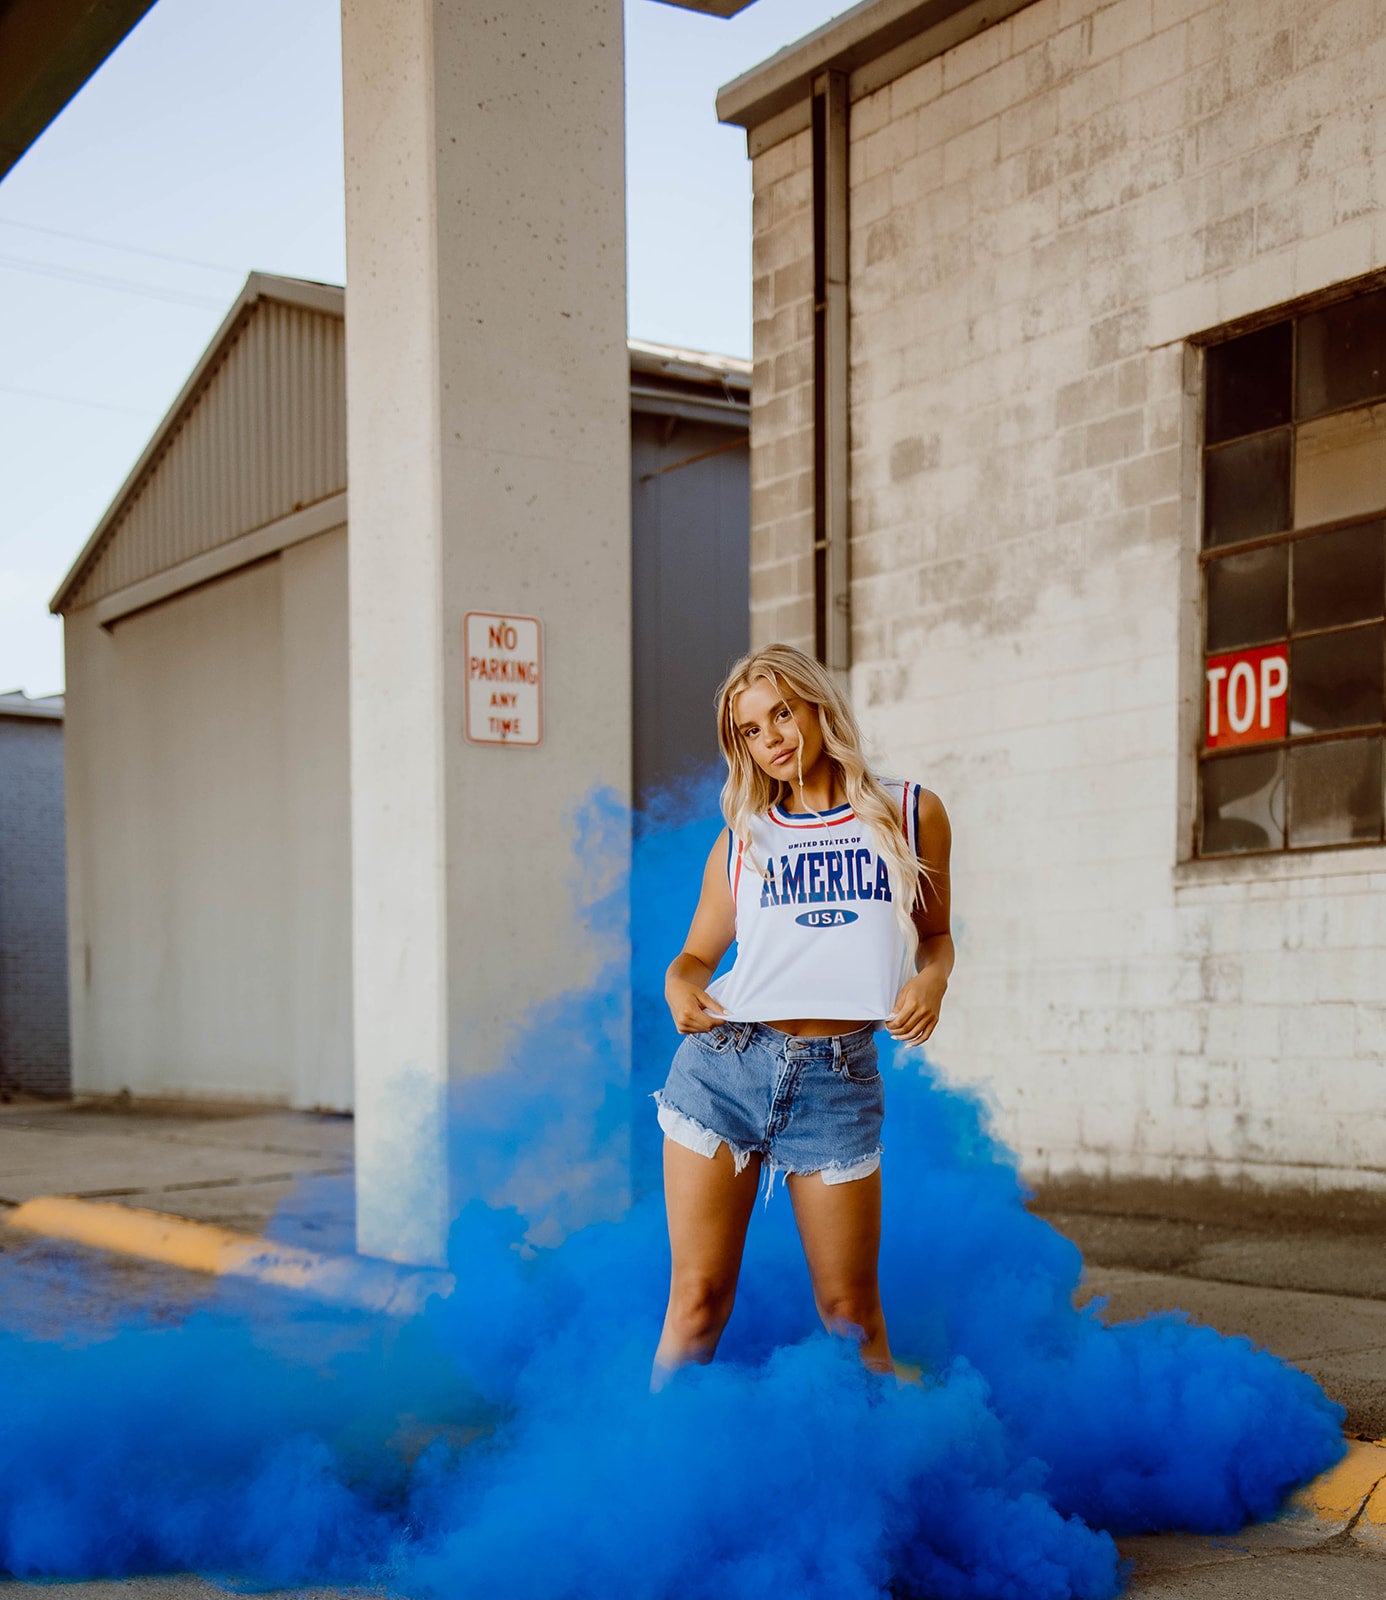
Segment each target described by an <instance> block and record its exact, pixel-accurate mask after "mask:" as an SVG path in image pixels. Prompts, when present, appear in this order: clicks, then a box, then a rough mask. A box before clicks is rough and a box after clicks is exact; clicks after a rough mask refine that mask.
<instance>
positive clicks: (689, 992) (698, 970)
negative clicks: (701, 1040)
mask: <svg viewBox="0 0 1386 1600" xmlns="http://www.w3.org/2000/svg"><path fill="white" fill-rule="evenodd" d="M727 836H728V830H727V829H726V828H723V829H722V831H721V833H719V834H718V835H717V842H716V844H714V845H713V847H712V849H711V851H710V852H709V854H708V858H707V865H706V866H705V867H704V868H703V888H702V893H701V894H700V895H699V896H698V909H697V910H696V911H695V912H694V913H693V923H692V926H691V927H690V928H689V930H688V937H687V938H686V939H685V940H684V942H683V949H682V950H681V951H680V952H679V953H678V955H676V956H675V957H674V959H673V961H671V962H670V964H669V971H668V973H667V974H666V975H665V979H664V998H665V999H666V1000H667V1001H668V1002H669V1011H670V1013H671V1014H672V1016H673V1018H674V1026H675V1027H676V1028H677V1029H678V1030H679V1032H680V1033H706V1032H708V1030H709V1029H710V1028H713V1027H715V1026H716V1025H717V1022H718V1020H719V1019H720V1018H721V1017H722V1016H723V1015H725V1013H724V1012H723V1010H722V1008H721V1006H719V1005H718V1004H717V1002H716V1001H715V1000H714V999H712V997H711V996H710V995H709V994H708V993H707V985H708V983H709V981H710V980H711V978H712V974H713V973H714V972H716V970H717V963H718V962H719V961H720V960H721V959H722V957H723V956H724V955H726V953H727V951H728V950H729V949H730V948H731V943H732V940H733V939H735V938H736V906H735V903H734V902H733V900H732V892H731V885H730V884H729V883H728V882H727Z"/></svg>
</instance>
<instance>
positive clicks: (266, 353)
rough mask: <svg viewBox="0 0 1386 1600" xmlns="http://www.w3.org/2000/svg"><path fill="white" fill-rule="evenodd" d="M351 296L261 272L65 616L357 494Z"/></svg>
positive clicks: (88, 555)
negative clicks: (350, 438)
mask: <svg viewBox="0 0 1386 1600" xmlns="http://www.w3.org/2000/svg"><path fill="white" fill-rule="evenodd" d="M343 298H344V297H343V291H342V290H341V289H339V288H336V287H334V286H332V285H330V284H314V283H307V282H304V281H302V280H300V279H295V278H275V277H270V276H268V275H266V274H264V273H252V274H251V275H250V277H249V278H248V279H247V281H246V285H245V288H244V289H243V290H242V292H241V294H240V296H239V298H238V299H237V301H236V304H235V305H234V306H233V307H232V308H231V312H230V314H229V315H228V316H227V318H226V320H225V321H224V322H223V323H222V325H221V328H220V330H219V331H218V333H217V336H216V338H215V339H213V341H212V343H211V344H210V346H209V347H208V349H207V352H206V354H205V355H204V356H203V358H202V360H201V361H200V362H199V363H198V365H197V367H196V369H195V370H194V372H193V374H192V376H191V377H190V378H189V379H188V382H187V383H186V384H185V385H184V387H183V391H182V393H181V394H180V395H179V396H178V398H177V400H175V401H174V403H173V406H172V408H171V409H170V411H169V413H168V415H167V416H166V417H165V418H164V420H163V422H162V423H161V424H160V426H159V428H158V431H157V432H156V433H155V435H154V437H153V439H152V440H151V441H150V443H149V446H148V448H147V449H146V450H145V452H144V454H143V455H142V456H141V457H140V459H139V461H138V462H137V463H136V465H135V468H134V471H133V472H131V474H130V476H129V478H127V479H126V482H125V484H124V486H123V488H122V489H121V491H120V493H119V494H118V495H117V496H116V498H115V500H114V501H113V502H112V504H111V507H110V509H109V510H108V511H107V513H106V515H105V516H104V517H103V518H102V519H101V522H100V523H99V524H98V526H97V528H96V531H95V532H94V533H93V534H92V536H91V538H90V539H89V540H88V541H87V544H86V547H85V549H83V551H82V553H81V555H80V556H79V557H78V558H77V561H76V562H75V563H74V565H73V567H72V570H71V572H70V573H69V574H68V576H67V577H66V578H65V579H64V580H63V584H62V586H61V588H60V589H59V590H58V592H57V594H56V595H55V596H54V597H53V601H52V604H51V609H52V610H54V611H66V610H69V609H71V608H72V607H74V606H80V605H87V604H90V603H91V602H92V601H94V600H99V599H101V598H102V597H103V596H105V595H108V594H111V593H113V592H115V591H116V590H118V589H123V588H125V587H127V586H128V585H129V584H132V583H137V582H139V581H140V580H141V579H143V578H148V577H150V576H152V575H153V574H154V573H157V572H162V571H164V570H166V569H167V568H169V567H173V566H176V565H177V564H178V563H179V562H182V561H187V560H189V559H190V558H191V557H193V556H197V555H201V554H202V553H203V552H205V551H207V550H211V549H215V548H216V547H217V546H218V545H221V544H225V543H226V542H227V541H228V540H230V539H234V538H237V537H238V536H239V535H241V534H244V533H248V532H251V531H252V530H253V529H256V528H261V527H264V526H265V525H266V524H267V523H270V522H274V521H276V520H277V519H278V518H280V517H284V516H287V515H289V513H290V512H293V511H296V510H298V509H299V508H300V507H302V506H306V505H312V504H313V503H314V502H316V501H318V500H322V499H324V498H326V497H327V496H329V495H333V494H339V493H340V492H341V491H342V490H343V489H344V488H345V487H346V341H345V324H344V322H343V318H342V305H343Z"/></svg>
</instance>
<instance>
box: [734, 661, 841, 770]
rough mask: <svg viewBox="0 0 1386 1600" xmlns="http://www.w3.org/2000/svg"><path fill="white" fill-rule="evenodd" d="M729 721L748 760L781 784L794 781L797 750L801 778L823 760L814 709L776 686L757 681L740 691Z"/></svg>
mask: <svg viewBox="0 0 1386 1600" xmlns="http://www.w3.org/2000/svg"><path fill="white" fill-rule="evenodd" d="M732 721H733V723H734V725H735V727H736V729H737V731H738V732H739V733H740V735H741V737H742V739H744V740H745V743H746V749H747V750H748V752H749V753H750V757H751V760H752V761H754V762H755V764H756V765H757V766H758V767H759V768H760V769H761V771H762V772H768V773H769V774H770V776H771V777H772V778H778V779H780V780H781V781H782V782H784V783H793V782H795V781H796V779H797V778H798V775H799V772H800V757H799V755H798V754H797V752H798V751H799V750H800V748H801V747H802V751H803V755H802V770H803V773H804V776H805V777H807V776H808V775H809V773H810V772H811V771H812V770H813V768H814V766H815V765H816V764H817V763H818V762H819V761H820V760H821V759H822V757H823V731H822V728H821V727H820V725H819V721H818V707H817V706H815V705H811V704H810V703H809V702H808V701H807V700H801V699H800V698H799V697H798V695H796V694H795V693H794V692H793V691H792V690H790V689H783V688H781V687H780V686H779V685H778V684H773V683H768V682H766V681H765V680H764V679H757V680H756V682H754V683H753V684H751V685H750V687H749V688H746V689H743V690H742V691H741V693H740V694H739V695H737V697H736V699H735V701H734V702H733V704H732Z"/></svg>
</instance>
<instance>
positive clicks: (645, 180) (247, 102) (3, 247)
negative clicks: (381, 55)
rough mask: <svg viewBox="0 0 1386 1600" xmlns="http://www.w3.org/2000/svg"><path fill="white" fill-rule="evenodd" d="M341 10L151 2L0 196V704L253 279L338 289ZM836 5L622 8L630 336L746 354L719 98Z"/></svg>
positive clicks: (735, 222)
mask: <svg viewBox="0 0 1386 1600" xmlns="http://www.w3.org/2000/svg"><path fill="white" fill-rule="evenodd" d="M338 3H339V0H235V3H234V4H230V3H220V4H209V3H208V0H159V3H158V4H157V5H156V6H155V7H154V9H153V10H152V11H151V12H150V13H149V14H148V16H146V18H145V19H144V21H143V22H141V23H140V25H139V26H138V27H137V28H136V29H135V30H134V32H133V33H132V34H131V35H130V36H129V38H128V39H127V40H126V41H125V43H124V44H123V45H122V46H121V47H120V49H119V50H118V51H117V52H116V53H115V55H114V56H112V58H111V59H110V60H109V61H108V62H107V63H106V65H105V66H104V67H103V68H102V69H101V71H100V72H99V73H98V74H97V75H96V77H95V78H93V79H92V81H91V82H90V83H89V84H88V85H87V86H86V88H84V89H83V90H82V92H81V94H80V95H78V97H77V99H76V100H74V101H73V103H72V104H71V105H70V106H69V107H68V108H67V110H66V111H64V112H63V114H62V116H60V117H59V118H58V120H57V121H56V122H55V123H54V124H53V125H52V126H51V127H50V128H49V129H48V130H47V131H46V132H45V133H44V134H43V136H42V138H41V139H40V140H39V141H38V143H37V144H36V145H35V146H34V147H33V149H31V150H30V151H29V153H28V154H27V155H26V156H25V157H24V159H23V160H22V161H21V162H20V163H19V165H18V166H17V167H15V168H14V170H13V171H12V172H11V173H10V174H9V175H8V176H7V177H6V178H4V179H3V180H2V181H0V290H3V292H0V692H3V691H6V690H10V689H17V688H22V689H25V690H27V691H28V692H29V693H30V694H51V693H54V692H56V691H58V690H60V689H61V688H62V685H63V668H62V627H61V624H60V623H59V622H58V620H57V619H56V618H53V617H50V616H49V615H48V601H49V599H50V598H51V596H52V594H53V592H54V591H55V590H56V589H57V587H58V584H59V583H60V581H61V580H62V577H63V575H64V574H65V573H66V571H67V569H68V567H69V566H70V565H71V563H72V561H73V560H74V558H75V557H76V555H77V553H78V551H79V550H80V549H81V548H82V546H83V544H84V543H85V542H86V540H87V537H88V535H89V534H90V533H91V530H92V529H93V528H94V527H95V525H96V524H97V522H98V521H99V520H100V518H101V514H102V513H103V512H104V510H105V509H106V507H107V505H108V504H109V503H110V501H111V500H112V499H113V498H114V496H115V493H116V491H117V490H118V489H119V487H120V485H121V484H122V483H123V482H124V480H125V477H126V474H127V473H128V472H129V470H130V468H131V467H132V466H133V465H134V463H135V460H136V458H137V457H138V456H139V454H140V452H141V451H142V450H143V448H144V445H145V444H146V442H147V441H148V439H149V436H150V435H151V434H152V433H153V431H154V429H155V428H156V427H157V425H158V423H159V420H160V418H161V417H162V416H163V414H164V412H165V411H166V410H167V408H168V406H169V405H170V404H171V403H172V401H173V399H174V397H175V395H176V394H177V393H178V390H179V389H180V388H181V387H182V385H183V382H184V380H185V379H186V377H187V376H188V373H189V372H190V371H191V370H192V368H193V366H194V365H195V364H196V362H197V359H198V357H199V356H200V355H201V353H202V351H203V349H204V348H205V347H206V345H207V343H208V341H209V340H210V339H211V337H212V334H213V333H214V332H215V331H216V328H217V326H218V324H219V323H220V322H221V319H222V317H223V316H224V315H225V313H226V311H227V309H228V308H229V307H230V305H231V303H232V301H233V300H234V299H235V297H236V295H237V293H238V292H239V289H240V286H241V283H242V282H243V280H244V278H245V276H246V274H247V273H248V272H250V271H252V270H260V271H265V272H278V273H285V274H288V275H291V276H301V277H306V278H319V279H323V280H325V281H327V282H330V283H341V282H342V281H343V278H344V266H343V260H344V245H343V220H342V205H343V201H342V129H341V84H340V76H339V74H340V32H339V13H338ZM849 9H851V8H850V6H848V5H845V4H842V3H841V0H759V3H758V4H756V5H753V6H752V7H751V8H750V9H749V10H748V11H746V12H743V13H742V15H741V16H739V17H736V18H734V19H732V20H731V21H729V22H724V21H720V20H719V19H717V18H713V17H704V16H699V15H696V14H694V13H691V12H686V11H681V10H677V9H675V8H674V7H671V6H666V5H661V4H657V3H655V0H626V75H627V84H628V106H627V149H628V189H627V212H628V217H629V232H628V238H629V260H630V270H629V285H630V290H629V303H630V331H631V333H632V334H633V335H634V336H635V337H637V338H643V339H653V340H657V341H660V342H662V343H667V344H678V345H686V346H689V347H691V348H694V349H704V350H713V351H717V352H720V353H723V354H728V355H743V356H744V355H749V354H750V346H751V311H750V305H751V283H750V217H751V202H750V166H749V164H748V162H747V160H746V144H745V135H744V134H743V133H742V131H741V130H740V129H739V128H723V127H719V126H718V124H717V120H716V114H715V111H714V108H713V102H714V98H715V95H716V92H717V89H718V88H719V87H720V86H721V85H722V84H723V83H725V82H727V81H728V80H729V79H731V78H734V77H736V76H737V75H738V74H739V73H741V72H743V71H745V70H746V69H747V68H748V67H751V66H754V65H755V64H756V63H757V62H759V61H763V60H764V59H765V58H766V57H768V56H770V55H773V54H774V53H775V51H777V50H779V49H781V48H782V47H783V46H784V45H786V44H789V43H792V42H793V41H794V40H796V39H799V38H802V37H803V35H804V34H806V33H810V32H812V30H813V29H814V28H817V27H819V26H820V25H821V24H822V23H823V22H825V21H827V20H828V19H829V18H830V17H833V16H837V15H839V14H840V13H842V12H844V11H847V10H849Z"/></svg>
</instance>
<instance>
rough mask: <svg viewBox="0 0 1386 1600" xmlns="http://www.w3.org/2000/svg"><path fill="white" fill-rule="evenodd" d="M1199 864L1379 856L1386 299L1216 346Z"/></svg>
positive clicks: (1206, 445) (1211, 372) (1384, 670)
mask: <svg viewBox="0 0 1386 1600" xmlns="http://www.w3.org/2000/svg"><path fill="white" fill-rule="evenodd" d="M1200 561H1201V565H1202V569H1203V622H1204V637H1203V651H1204V659H1203V667H1204V673H1203V735H1202V740H1201V743H1200V748H1199V761H1198V787H1199V808H1198V816H1199V820H1198V850H1199V854H1200V855H1205V856H1220V855H1236V854H1245V853H1248V852H1256V851H1277V850H1313V849H1322V848H1324V847H1325V846H1330V845H1354V844H1378V843H1381V842H1382V841H1383V839H1386V289H1383V290H1375V291H1373V292H1372V293H1369V294H1361V295H1358V296H1356V297H1355V298H1353V299H1350V300H1342V301H1339V302H1337V303H1335V304H1333V305H1330V306H1325V307H1323V308H1321V309H1319V310H1316V311H1310V312H1305V313H1303V314H1301V315H1299V316H1295V317H1287V318H1286V319H1285V320H1284V321H1282V322H1278V323H1275V324H1274V325H1273V326H1272V327H1268V328H1260V329H1258V330H1257V331H1256V332H1255V333H1247V334H1243V335H1241V336H1240V337H1238V338H1235V339H1228V340H1226V341H1225V342H1224V343H1222V344H1217V345H1213V346H1211V347H1210V348H1209V350H1208V352H1207V368H1206V393H1205V407H1204V436H1203V541H1202V551H1201V555H1200Z"/></svg>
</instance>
